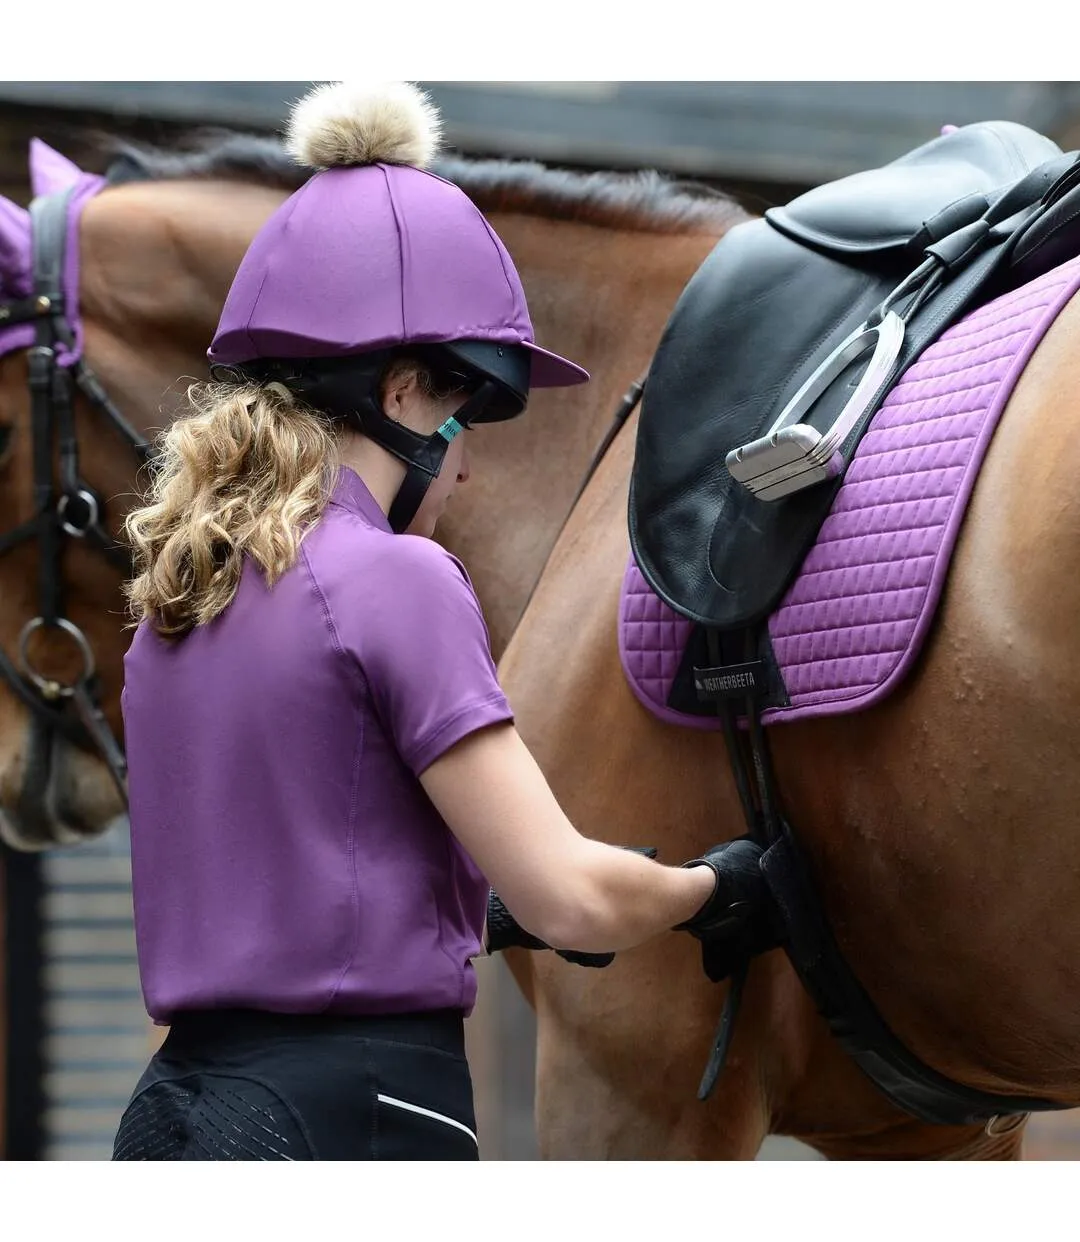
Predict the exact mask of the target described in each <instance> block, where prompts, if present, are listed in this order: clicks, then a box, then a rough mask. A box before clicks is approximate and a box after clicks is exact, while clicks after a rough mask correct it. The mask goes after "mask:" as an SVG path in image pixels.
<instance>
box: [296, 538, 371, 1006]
mask: <svg viewBox="0 0 1080 1242" xmlns="http://www.w3.org/2000/svg"><path fill="white" fill-rule="evenodd" d="M300 555H301V556H302V557H303V560H304V564H305V565H306V566H307V571H308V576H309V577H310V578H311V584H312V586H313V588H314V590H315V594H316V596H317V597H318V600H319V604H320V607H321V608H322V613H323V619H324V620H325V622H326V628H327V630H328V631H329V633H330V641H331V643H332V644H333V647H334V650H335V651H336V652H337V654H338V655H339V656H340V657H341V658H342V659H344V660H345V663H346V664H347V665H348V667H349V668H350V669H351V670H352V672H353V674H354V675H355V676H357V677H359V678H360V680H361V681H362V682H363V683H364V684H365V685H366V683H367V679H366V678H365V677H364V672H363V669H361V668H359V667H358V666H357V665H356V664H355V663H354V662H353V661H351V660H349V659H348V654H347V652H346V651H345V647H344V644H343V643H342V641H341V636H340V635H339V634H338V629H337V626H336V625H335V623H334V614H333V610H332V609H331V607H330V601H329V600H328V599H327V597H326V593H325V592H324V591H323V589H322V587H321V586H320V585H319V580H318V577H317V576H316V574H315V567H314V566H313V565H312V563H311V557H310V556H309V555H308V550H307V548H305V547H304V545H303V544H301V545H300ZM363 753H364V721H363V716H362V715H360V716H359V717H358V727H357V739H356V747H355V749H354V751H353V770H352V780H351V781H350V783H349V814H348V820H347V824H346V854H347V856H348V860H349V876H350V879H351V886H352V903H351V904H352V916H353V928H352V944H351V945H350V947H349V951H348V954H347V955H346V958H345V961H344V962H343V963H342V966H341V970H340V972H339V974H338V977H337V981H336V982H335V983H334V986H333V987H332V988H331V989H330V994H329V996H328V997H327V998H326V1004H325V1005H324V1006H323V1012H325V1011H326V1010H328V1009H329V1008H330V1006H331V1005H332V1004H333V1003H334V1001H335V1000H336V999H337V997H338V994H339V993H340V992H341V987H342V984H343V983H344V982H345V979H346V976H347V975H348V973H349V971H350V969H351V968H352V965H353V962H355V961H356V953H357V950H358V948H359V946H360V877H359V875H358V874H357V851H356V814H357V807H358V803H359V793H360V766H361V760H362V758H363Z"/></svg>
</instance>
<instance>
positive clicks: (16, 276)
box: [0, 194, 30, 298]
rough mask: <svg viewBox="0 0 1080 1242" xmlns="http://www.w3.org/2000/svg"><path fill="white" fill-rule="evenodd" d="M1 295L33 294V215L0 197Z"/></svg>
mask: <svg viewBox="0 0 1080 1242" xmlns="http://www.w3.org/2000/svg"><path fill="white" fill-rule="evenodd" d="M0 293H2V294H3V295H5V296H7V297H15V298H25V297H27V296H29V293H30V213H29V212H28V211H26V210H25V209H24V208H22V207H20V206H19V205H18V204H17V203H13V202H11V200H10V199H7V198H4V196H3V195H2V194H0Z"/></svg>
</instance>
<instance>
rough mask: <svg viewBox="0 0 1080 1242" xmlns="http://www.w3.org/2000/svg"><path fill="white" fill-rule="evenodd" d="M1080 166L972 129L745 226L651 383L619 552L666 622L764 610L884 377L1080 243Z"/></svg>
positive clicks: (1053, 150)
mask: <svg viewBox="0 0 1080 1242" xmlns="http://www.w3.org/2000/svg"><path fill="white" fill-rule="evenodd" d="M1077 217H1080V156H1078V155H1077V153H1075V152H1073V153H1070V154H1068V155H1065V154H1063V153H1062V152H1061V150H1060V148H1059V147H1058V146H1057V145H1056V144H1055V143H1054V142H1052V141H1051V140H1050V139H1048V138H1046V137H1044V136H1043V135H1041V134H1038V133H1036V132H1034V131H1033V130H1031V129H1028V128H1026V127H1025V126H1023V125H1018V124H1014V123H1012V122H1008V121H988V122H984V123H981V124H977V125H968V126H964V127H963V128H960V129H957V130H955V131H953V132H951V133H949V134H947V135H943V136H942V137H940V138H936V139H934V140H933V141H932V142H928V143H926V144H925V145H923V146H921V147H918V148H917V149H916V150H914V151H912V152H910V153H909V154H908V155H905V156H903V157H901V158H900V159H898V160H894V161H893V162H892V163H890V164H886V165H885V166H884V167H882V168H878V169H874V170H872V171H869V172H863V173H858V174H856V175H854V176H850V177H845V178H843V179H842V180H840V181H835V182H832V183H831V184H828V185H824V186H820V187H818V188H816V189H813V190H811V191H809V192H808V193H806V194H804V195H802V196H800V197H799V198H796V199H795V200H793V201H792V202H791V203H789V204H788V205H787V206H786V207H777V208H772V209H770V210H769V211H767V212H766V213H765V217H764V219H759V220H754V221H751V222H749V223H746V224H742V225H738V226H736V227H735V228H733V229H732V230H731V231H730V232H729V233H727V234H726V235H725V236H724V237H723V238H722V239H721V240H720V242H719V243H718V244H717V245H716V247H715V249H714V250H713V252H712V253H711V255H710V256H709V257H708V258H707V259H706V260H705V262H704V263H703V264H702V266H701V267H700V269H699V270H698V271H697V273H696V274H695V275H694V277H693V278H692V279H691V281H690V282H689V284H688V285H687V287H686V289H685V290H684V292H683V294H682V296H681V298H680V299H679V302H678V303H677V305H676V307H675V310H674V312H673V313H672V315H671V318H670V320H669V321H668V324H667V327H666V329H665V331H664V335H663V337H662V339H661V341H660V344H659V346H658V348H657V351H656V355H655V358H654V359H653V363H652V366H651V369H650V372H649V378H648V382H647V384H646V388H645V396H644V401H643V405H642V412H641V417H640V422H639V427H638V438H637V449H636V459H635V463H634V468H633V474H632V477H631V490H630V510H629V524H630V540H631V545H632V547H633V550H634V555H635V557H636V559H637V562H638V565H639V566H640V568H641V571H642V573H643V575H644V576H645V579H646V580H647V581H648V583H649V584H650V586H651V587H652V588H653V590H655V591H656V593H657V594H658V595H659V596H660V597H661V598H662V599H663V600H664V601H665V602H666V603H667V604H669V605H670V606H671V607H672V608H673V609H675V611H677V612H679V613H681V614H683V615H684V616H686V617H689V618H691V619H692V620H695V621H697V622H699V623H700V624H702V625H706V626H711V627H715V628H717V629H719V630H722V631H728V630H737V629H739V628H741V627H746V626H750V625H755V624H757V623H759V622H761V621H762V620H764V619H765V618H767V617H768V615H769V614H770V613H771V612H772V611H773V609H774V608H775V607H776V605H777V603H778V602H779V600H780V598H781V597H782V595H783V593H784V591H785V590H786V588H787V587H788V585H789V584H790V582H791V581H792V579H793V578H794V576H795V574H796V572H797V570H798V568H799V565H800V564H801V562H802V560H803V559H804V557H805V556H806V554H807V552H808V551H809V549H810V547H811V546H812V545H813V542H814V539H815V537H816V534H817V531H818V528H819V527H820V525H821V523H822V522H823V521H824V519H825V517H826V515H827V513H828V511H829V508H830V506H831V504H832V500H833V497H834V495H835V493H836V491H837V489H838V487H839V486H840V483H841V482H842V477H843V471H844V469H845V467H846V465H847V463H848V462H849V461H850V459H851V457H852V455H853V453H854V451H855V448H856V446H857V444H858V442H859V439H860V438H861V436H862V434H863V432H864V431H865V430H866V427H867V426H868V424H869V422H870V420H871V418H872V416H873V414H874V413H875V412H876V410H877V409H878V408H879V407H880V405H881V402H882V401H883V400H884V398H885V396H886V395H887V393H888V391H889V388H890V386H891V385H892V383H893V382H894V381H895V380H896V379H897V378H898V377H899V375H900V374H901V373H902V372H903V371H904V370H905V369H906V367H907V366H908V365H909V364H910V363H911V362H912V361H913V360H914V359H915V358H916V357H917V356H918V355H919V354H920V353H921V351H922V350H923V349H925V348H926V346H927V345H929V344H930V343H931V342H932V341H934V340H935V339H936V338H937V337H938V336H939V335H940V334H941V333H942V332H943V331H944V330H945V329H946V328H947V327H948V326H949V325H950V324H951V323H953V322H954V321H955V320H956V319H958V318H959V317H960V316H961V315H962V314H963V313H964V312H966V311H967V310H969V309H971V308H972V307H974V306H975V305H978V304H979V303H981V302H985V301H988V300H990V299H991V298H992V297H996V296H997V295H998V294H999V293H1002V292H1004V291H1005V290H1007V289H1009V288H1014V287H1016V286H1019V285H1021V284H1024V283H1026V282H1027V281H1028V280H1031V279H1033V278H1034V277H1036V276H1038V275H1040V274H1041V273H1042V272H1044V271H1047V270H1049V269H1050V268H1052V267H1054V266H1056V265H1057V264H1058V263H1061V262H1063V261H1064V260H1065V259H1067V258H1070V257H1072V255H1073V254H1074V253H1076V251H1077V250H1078V249H1080V223H1078V222H1077Z"/></svg>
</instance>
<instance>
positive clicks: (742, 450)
mask: <svg viewBox="0 0 1080 1242" xmlns="http://www.w3.org/2000/svg"><path fill="white" fill-rule="evenodd" d="M903 343H904V321H903V320H902V319H901V318H900V316H899V315H898V314H897V313H896V312H895V311H893V310H887V311H886V312H885V314H884V315H883V316H882V319H881V322H880V323H878V324H875V325H873V326H870V325H869V324H866V323H864V324H863V325H862V326H861V327H859V328H856V329H855V331H854V332H852V334H851V335H850V336H849V337H848V338H847V339H846V340H844V341H842V342H841V343H840V344H839V345H838V346H837V347H836V348H835V349H834V350H833V352H832V353H831V354H830V355H829V356H828V358H826V359H825V361H824V362H823V363H822V364H821V365H820V366H819V367H818V368H817V370H816V371H815V372H814V373H813V375H811V376H810V378H809V379H808V380H807V381H806V383H804V384H803V386H802V387H801V388H800V389H799V391H798V392H797V393H796V394H795V396H794V397H792V399H791V400H790V401H789V402H788V404H787V405H786V406H785V407H784V409H783V411H782V412H781V414H780V417H779V418H778V419H777V420H776V422H775V423H773V425H772V426H771V427H770V428H769V430H768V431H767V432H766V434H765V435H763V436H761V437H760V438H759V439H757V440H751V441H750V442H749V443H748V444H744V445H742V446H741V447H739V448H737V449H732V451H731V452H730V453H728V455H727V457H726V458H725V459H724V464H725V465H726V466H727V468H728V471H729V472H730V474H731V477H732V478H733V479H735V481H736V482H738V483H741V484H742V485H743V486H744V487H745V488H747V490H748V491H750V492H751V493H752V494H753V495H754V496H757V497H758V499H759V500H779V499H780V498H781V497H782V496H788V495H790V494H791V493H792V492H798V491H802V489H803V488H806V487H810V486H812V485H813V484H815V483H821V482H823V481H824V480H826V479H831V478H835V477H836V476H837V475H838V474H840V473H841V472H842V471H843V469H844V459H843V458H842V457H841V455H840V452H839V449H840V446H841V444H843V442H844V440H845V439H846V438H847V436H848V435H849V434H850V432H851V431H852V430H854V428H855V426H856V425H857V424H858V422H859V420H860V418H862V416H863V415H864V414H865V413H866V411H867V410H868V409H869V408H870V403H871V402H872V401H873V399H874V396H875V395H876V393H877V391H878V389H879V388H880V387H881V385H882V384H883V383H884V382H885V381H886V380H887V379H888V377H889V374H890V372H891V370H892V366H893V363H894V362H895V361H896V359H897V357H898V356H899V353H900V347H901V345H903ZM871 348H872V349H873V351H874V352H873V355H872V356H871V358H870V362H869V363H868V364H867V367H866V370H865V371H864V372H863V374H862V377H861V378H860V380H859V382H858V384H857V385H856V387H855V391H854V392H853V393H852V395H851V397H850V399H849V400H848V402H847V404H846V405H845V406H844V408H843V409H842V410H841V411H840V413H839V414H838V415H837V417H836V419H835V421H834V422H833V424H832V426H831V427H830V428H829V429H828V430H827V431H825V432H819V431H818V430H817V429H816V428H814V427H811V426H809V425H808V424H807V423H805V422H803V421H802V420H803V419H804V418H805V416H806V415H807V414H808V413H809V412H810V410H811V409H812V408H813V406H814V404H815V402H816V401H817V400H818V398H819V397H821V395H822V394H823V393H824V392H825V391H826V389H827V388H828V387H829V386H830V384H832V383H833V381H834V380H835V379H836V378H837V376H839V375H840V374H842V373H843V372H844V371H845V370H846V369H847V368H848V367H849V366H851V364H852V363H853V362H855V361H856V360H857V359H859V358H861V357H862V355H863V354H865V353H866V352H867V351H868V350H869V349H871Z"/></svg>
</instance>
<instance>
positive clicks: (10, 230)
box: [0, 138, 105, 366]
mask: <svg viewBox="0 0 1080 1242" xmlns="http://www.w3.org/2000/svg"><path fill="white" fill-rule="evenodd" d="M104 184H105V181H104V178H102V177H97V176H94V175H93V174H91V173H86V172H83V171H82V169H81V168H79V167H78V165H76V164H73V163H72V162H71V160H69V159H67V158H65V157H64V156H63V155H61V154H60V153H59V151H54V150H53V149H52V147H50V146H48V145H47V144H46V143H44V142H42V141H41V140H40V139H39V138H32V139H31V140H30V189H31V193H32V194H33V196H34V197H35V198H40V197H41V196H43V195H46V194H56V193H59V192H61V191H63V190H67V189H69V188H70V189H71V190H72V194H71V198H70V200H69V202H68V227H67V237H66V243H65V252H64V267H63V275H62V286H63V288H62V290H61V292H62V293H63V295H64V306H65V309H66V314H67V320H68V323H69V324H70V325H71V327H72V330H73V331H74V334H75V344H74V348H73V349H66V348H61V349H60V350H59V351H58V353H57V359H58V361H59V363H60V365H61V366H70V365H71V363H73V362H75V361H76V360H77V359H78V358H79V356H80V355H81V353H82V323H81V321H80V319H79V219H80V217H81V215H82V209H83V207H84V205H85V204H86V202H87V201H88V200H89V199H91V198H93V197H94V195H95V194H97V193H98V191H99V190H100V189H101V188H102V187H103V186H104ZM31 267H32V259H31V243H30V213H29V212H28V211H27V210H26V209H25V208H23V207H19V206H18V205H17V204H16V203H13V202H11V201H10V199H6V198H4V197H2V196H0V302H7V301H19V300H21V299H23V298H27V297H29V296H30V294H31V293H32V292H33V276H32V271H31ZM33 342H34V325H33V324H29V323H22V324H17V325H15V326H14V327H10V328H7V329H5V328H4V326H3V323H2V322H0V357H2V356H3V355H4V354H9V353H12V352H14V351H15V350H17V349H26V348H28V347H29V346H30V345H32V344H33Z"/></svg>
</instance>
